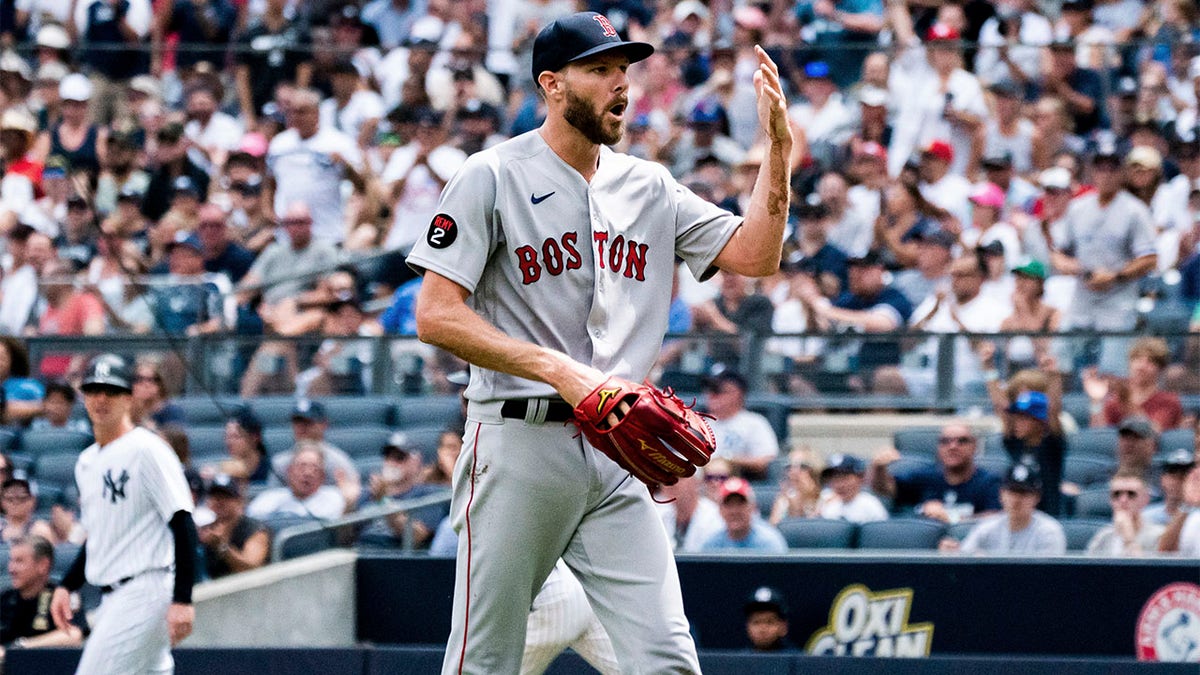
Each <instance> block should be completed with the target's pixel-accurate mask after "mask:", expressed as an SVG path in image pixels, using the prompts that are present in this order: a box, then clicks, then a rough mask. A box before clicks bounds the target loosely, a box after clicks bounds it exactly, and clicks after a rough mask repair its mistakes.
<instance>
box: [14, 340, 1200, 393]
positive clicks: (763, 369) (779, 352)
mask: <svg viewBox="0 0 1200 675" xmlns="http://www.w3.org/2000/svg"><path fill="white" fill-rule="evenodd" d="M1184 326H1186V323H1185V324H1184ZM1151 335H1153V336H1156V337H1162V338H1164V339H1166V340H1167V343H1168V345H1169V347H1170V348H1171V352H1172V356H1171V362H1172V364H1173V367H1172V372H1173V373H1174V374H1175V375H1179V376H1180V377H1182V379H1183V380H1185V381H1189V380H1195V379H1200V333H1189V332H1187V330H1186V328H1185V327H1181V326H1175V327H1173V328H1171V329H1169V330H1156V331H1154V332H1150V331H1147V330H1143V331H1128V332H1108V333H1100V332H1093V331H1076V332H1064V333H1057V334H1045V333H1036V332H1014V333H986V334H962V333H960V334H945V333H924V332H897V333H880V334H869V335H868V334H859V333H823V334H821V333H789V334H774V333H772V334H761V335H741V336H738V335H715V334H709V333H686V334H671V335H668V336H667V337H666V340H665V344H666V345H667V346H668V347H671V348H673V349H674V353H675V356H674V357H673V358H671V359H670V360H669V361H667V362H663V363H660V364H658V366H656V368H655V371H654V373H653V377H654V379H655V380H656V381H658V382H659V383H661V384H663V385H670V386H672V387H674V388H675V389H676V390H678V391H680V392H684V393H689V394H694V393H697V392H699V391H700V389H701V386H700V384H701V380H702V379H703V377H704V376H706V375H708V374H710V373H711V372H712V371H713V369H714V368H716V367H718V366H721V365H723V366H725V367H730V368H735V369H737V370H738V371H740V372H742V373H743V374H744V375H746V376H747V378H748V379H749V381H750V382H751V390H752V392H754V393H755V394H756V395H760V396H770V395H780V396H787V397H790V398H801V399H811V400H812V401H820V400H823V399H825V400H829V401H830V403H829V405H830V406H831V407H837V406H838V405H839V404H838V401H843V400H847V399H850V400H858V401H859V403H860V405H859V406H858V407H862V406H861V403H862V402H863V401H866V400H871V397H875V398H878V399H879V400H880V402H882V403H888V402H890V403H892V404H890V405H885V406H883V407H889V408H890V407H899V408H906V409H949V410H954V409H963V408H966V407H969V406H972V405H985V404H986V401H987V396H986V388H985V386H984V381H983V371H984V370H985V369H984V367H983V366H982V364H980V362H979V360H978V357H977V356H976V354H975V351H974V350H975V348H976V347H977V346H978V344H979V343H981V342H983V341H990V342H993V343H995V344H996V345H997V347H996V352H997V357H996V362H995V364H994V365H995V367H997V368H998V370H999V371H1000V373H1001V375H1002V376H1008V375H1011V374H1012V373H1013V372H1016V371H1017V370H1019V369H1020V368H1026V367H1036V359H1035V358H1034V357H1035V355H1036V354H1038V353H1040V352H1041V351H1045V352H1046V353H1048V354H1050V355H1052V356H1054V357H1055V360H1056V361H1057V364H1058V370H1059V371H1060V372H1062V373H1064V374H1065V375H1066V376H1067V377H1066V381H1065V386H1066V388H1067V391H1068V392H1070V391H1078V390H1079V387H1080V377H1079V376H1080V373H1081V372H1082V371H1083V370H1084V369H1085V368H1088V367H1092V366H1099V367H1100V368H1101V370H1103V371H1106V372H1114V373H1123V372H1124V369H1125V365H1126V357H1125V353H1126V351H1127V350H1128V347H1129V345H1130V344H1131V343H1132V342H1133V341H1134V340H1135V339H1137V338H1139V337H1146V336H1151ZM27 345H28V348H29V352H30V357H31V361H30V362H31V364H33V371H34V376H37V375H38V374H39V373H38V366H39V364H41V363H42V359H43V358H44V357H46V356H47V355H58V356H64V355H69V356H72V357H76V358H74V359H73V361H74V363H76V364H78V363H81V362H82V361H83V359H84V358H85V357H87V356H89V355H92V354H95V353H99V352H102V351H112V352H116V353H119V354H123V355H126V356H130V357H157V358H159V359H160V360H164V362H169V363H170V364H172V365H173V366H174V370H175V372H176V377H175V378H174V379H176V380H178V384H179V386H178V387H177V390H178V391H180V393H182V394H184V395H189V396H205V395H207V396H220V397H228V396H231V395H238V394H244V395H246V396H248V397H253V396H258V395H269V394H289V395H290V394H294V393H295V392H296V385H295V375H296V374H297V373H303V372H305V371H308V372H310V373H311V372H315V371H314V370H313V369H317V370H320V369H322V368H323V369H324V370H323V371H322V372H325V373H326V374H328V375H329V379H330V381H332V382H333V383H334V384H335V385H336V387H334V389H333V390H331V391H323V392H322V393H328V394H331V395H396V396H421V395H426V394H437V393H442V394H444V393H453V392H455V391H457V390H456V389H454V388H453V385H450V384H449V383H447V382H446V380H445V377H444V376H445V375H446V374H447V372H449V371H453V370H457V369H459V368H461V367H462V362H461V361H458V360H457V359H454V358H452V357H449V356H448V355H446V354H445V353H444V352H441V351H439V350H436V349H434V348H432V347H430V346H428V345H425V344H423V343H421V342H419V341H418V340H417V339H416V338H415V337H391V336H385V337H360V336H321V335H304V336H299V337H273V336H272V337H267V336H257V335H208V336H194V337H167V336H162V335H157V336H120V337H118V336H111V337H110V336H98V337H70V338H60V337H53V338H52V337H30V338H28V339H27ZM331 355H332V356H331ZM60 361H61V359H60ZM272 369H273V370H272ZM168 370H170V369H169V368H168ZM252 371H257V373H254V372H252ZM267 371H270V372H267ZM248 373H250V374H249V375H248ZM260 374H261V375H262V376H263V378H267V377H269V378H273V379H271V382H272V383H273V384H272V386H274V387H275V388H273V389H272V388H271V387H268V386H266V385H263V386H262V387H259V388H258V389H257V390H252V389H248V388H247V387H246V383H247V379H248V378H251V377H257V376H258V375H260ZM168 379H171V378H168ZM1197 386H1200V382H1190V383H1187V382H1185V386H1180V387H1176V388H1177V389H1182V390H1183V391H1185V392H1188V391H1190V389H1191V388H1194V387H1197ZM1195 393H1200V390H1198V391H1197V392H1195ZM314 395H317V394H314ZM863 397H866V398H863Z"/></svg>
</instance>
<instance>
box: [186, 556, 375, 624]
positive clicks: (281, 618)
mask: <svg viewBox="0 0 1200 675" xmlns="http://www.w3.org/2000/svg"><path fill="white" fill-rule="evenodd" d="M357 557H358V556H357V555H356V554H355V553H354V552H352V551H346V550H340V549H338V550H330V551H325V552H323V553H318V554H316V555H310V556H305V557H303V558H297V559H295V560H288V561H286V562H282V563H276V564H274V565H269V566H267V567H264V568H262V569H257V570H254V571H251V572H244V573H242V574H235V575H233V576H230V577H226V578H224V579H218V580H216V581H210V582H207V583H204V584H200V585H199V586H197V587H196V590H195V592H194V593H193V601H194V602H195V605H196V630H195V632H194V633H192V636H191V637H190V638H188V640H187V641H186V642H185V643H184V646H186V647H226V648H228V647H349V646H353V645H354V636H355V616H356V614H355V585H354V574H355V572H354V569H355V560H356V559H357Z"/></svg>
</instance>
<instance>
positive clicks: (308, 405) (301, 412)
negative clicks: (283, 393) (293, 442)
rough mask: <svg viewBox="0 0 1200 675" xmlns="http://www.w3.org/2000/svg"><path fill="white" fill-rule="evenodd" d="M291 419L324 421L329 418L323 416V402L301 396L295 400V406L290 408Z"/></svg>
mask: <svg viewBox="0 0 1200 675" xmlns="http://www.w3.org/2000/svg"><path fill="white" fill-rule="evenodd" d="M292 419H293V420H309V421H312V422H324V421H325V420H327V419H329V418H328V417H326V416H325V404H323V403H321V402H320V401H313V400H310V399H307V398H302V399H299V400H298V401H296V407H295V408H292Z"/></svg>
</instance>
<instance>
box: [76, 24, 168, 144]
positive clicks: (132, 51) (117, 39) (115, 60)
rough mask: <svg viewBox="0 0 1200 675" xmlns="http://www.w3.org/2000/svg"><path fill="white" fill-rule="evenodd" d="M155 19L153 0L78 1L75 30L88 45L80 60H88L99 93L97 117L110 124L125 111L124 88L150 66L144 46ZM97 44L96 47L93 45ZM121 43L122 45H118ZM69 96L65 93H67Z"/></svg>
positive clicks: (81, 43) (95, 108)
mask: <svg viewBox="0 0 1200 675" xmlns="http://www.w3.org/2000/svg"><path fill="white" fill-rule="evenodd" d="M153 20H154V17H153V9H152V8H151V6H150V0H124V1H123V2H120V3H115V4H114V3H113V2H111V0H90V1H89V0H80V2H76V3H75V16H74V21H75V30H76V31H77V35H78V37H79V43H80V46H82V47H83V48H84V50H83V52H82V53H80V54H79V60H80V61H81V62H82V63H86V64H88V66H89V67H90V70H91V79H92V83H93V84H94V85H95V87H96V97H95V99H94V100H93V102H92V106H93V109H94V110H95V113H96V118H97V120H98V121H100V122H101V123H103V124H108V123H109V122H111V121H112V120H113V119H114V118H116V117H118V116H119V115H121V114H122V113H123V112H124V111H123V110H122V109H120V106H121V104H122V103H123V102H124V100H125V99H124V97H123V96H121V93H122V92H121V90H122V88H123V87H124V86H125V83H126V82H128V81H129V80H130V79H132V78H133V77H134V76H136V75H144V74H146V73H147V72H149V70H150V58H149V57H150V55H149V54H148V53H147V52H146V50H145V49H144V48H143V43H144V42H145V41H146V38H147V36H148V35H149V33H150V28H151V24H152V22H153ZM92 45H95V47H92ZM117 45H121V48H116V47H117ZM64 98H65V97H64Z"/></svg>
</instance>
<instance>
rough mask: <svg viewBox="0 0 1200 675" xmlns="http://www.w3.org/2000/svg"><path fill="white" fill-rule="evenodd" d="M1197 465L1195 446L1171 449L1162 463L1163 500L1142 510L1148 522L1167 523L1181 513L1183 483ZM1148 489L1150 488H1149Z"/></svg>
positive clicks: (1155, 523)
mask: <svg viewBox="0 0 1200 675" xmlns="http://www.w3.org/2000/svg"><path fill="white" fill-rule="evenodd" d="M1195 466H1196V453H1195V450H1194V447H1193V448H1176V449H1175V450H1171V451H1170V452H1169V453H1168V454H1167V456H1166V457H1164V458H1163V460H1162V462H1161V464H1160V467H1161V468H1160V470H1159V474H1158V487H1159V491H1160V492H1161V494H1162V500H1161V501H1158V502H1155V503H1153V504H1150V505H1149V506H1147V507H1146V508H1145V510H1143V511H1142V517H1143V518H1145V520H1146V522H1148V523H1152V524H1154V525H1167V524H1168V523H1170V522H1171V521H1172V520H1173V519H1174V518H1175V516H1177V515H1179V512H1180V508H1181V507H1182V506H1183V484H1184V479H1185V478H1186V477H1187V475H1188V473H1189V472H1190V471H1191V470H1192V468H1193V467H1195ZM1147 491H1148V490H1147Z"/></svg>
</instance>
